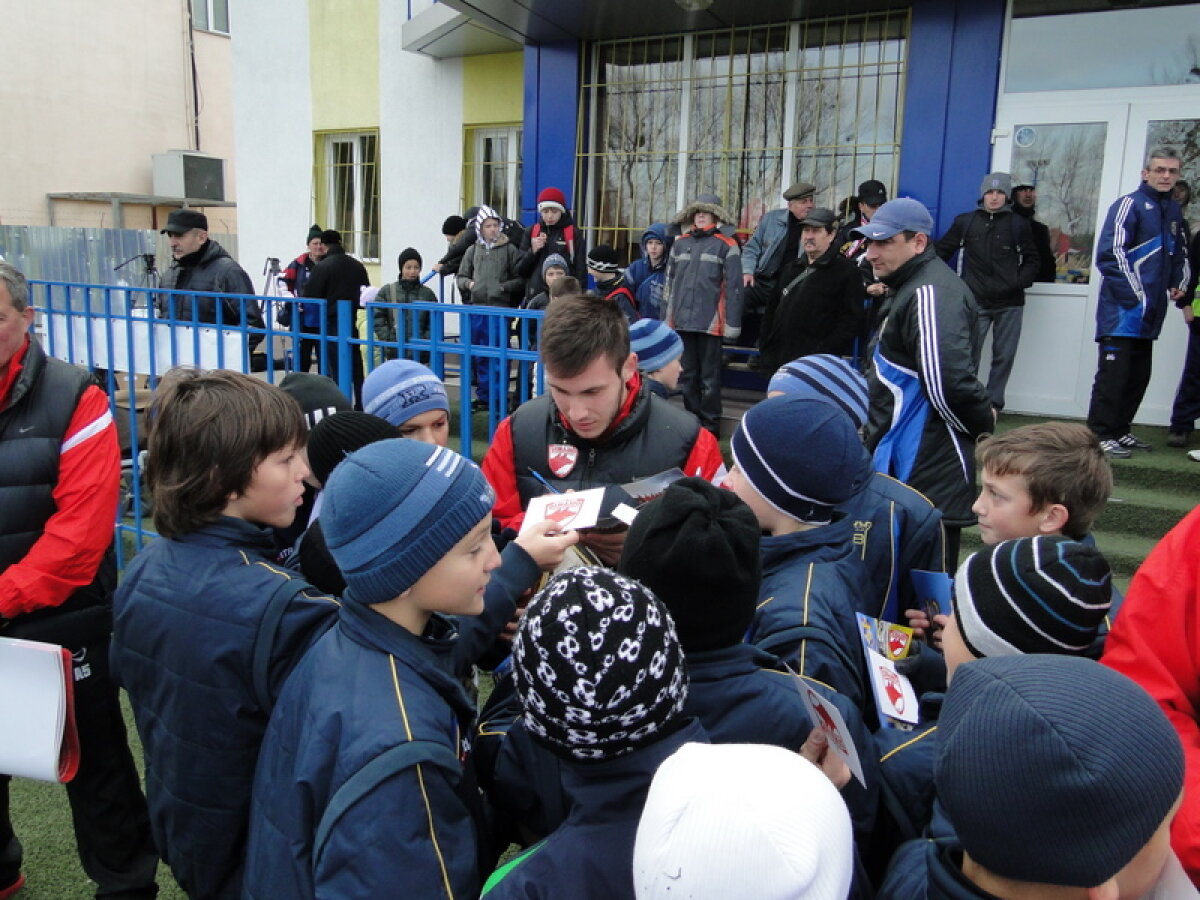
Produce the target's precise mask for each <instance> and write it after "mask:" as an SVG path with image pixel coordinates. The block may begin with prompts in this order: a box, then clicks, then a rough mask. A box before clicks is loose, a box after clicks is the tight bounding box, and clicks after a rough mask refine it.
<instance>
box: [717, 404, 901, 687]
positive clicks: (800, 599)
mask: <svg viewBox="0 0 1200 900" xmlns="http://www.w3.org/2000/svg"><path fill="white" fill-rule="evenodd" d="M730 448H731V450H732V451H733V461H734V468H733V469H732V470H731V471H730V473H729V479H728V481H727V482H726V485H727V486H728V487H729V488H731V489H732V490H733V492H734V493H736V494H737V495H738V496H739V497H741V498H742V499H743V500H744V501H745V502H746V504H747V505H748V506H749V507H750V509H752V510H753V511H754V515H755V516H756V518H757V519H758V524H759V526H760V527H761V528H762V529H763V530H764V531H766V532H769V534H768V536H766V537H764V538H763V541H762V556H763V583H762V590H761V591H760V593H759V605H758V608H757V610H756V611H755V614H754V622H753V624H752V625H751V626H750V634H749V638H748V639H749V640H750V642H751V643H753V644H756V645H758V646H759V647H761V648H762V649H764V650H766V651H768V652H770V653H774V654H775V655H777V656H779V657H780V658H781V659H784V660H786V661H787V662H789V663H791V664H794V665H796V666H798V667H799V670H800V674H801V675H807V676H810V677H812V678H815V679H817V680H818V681H823V682H825V683H826V684H828V685H830V686H832V687H833V688H835V689H837V690H838V691H839V692H841V693H843V694H845V695H846V696H847V697H849V698H850V699H851V700H852V701H853V702H854V703H856V704H858V705H860V706H863V705H864V704H865V703H866V702H868V698H867V696H866V692H865V691H864V686H865V681H864V678H865V674H866V671H865V667H864V665H863V657H862V648H861V645H860V642H859V637H858V627H857V625H856V623H855V619H854V614H855V613H856V612H867V613H869V614H871V613H874V612H877V610H876V609H874V607H873V605H871V604H870V603H869V602H868V598H869V597H870V586H869V583H868V580H867V571H866V567H865V566H864V565H863V563H862V560H861V559H860V558H859V555H858V550H857V548H856V547H855V546H854V541H853V531H852V523H851V521H850V519H849V518H848V517H846V516H845V515H842V514H840V513H837V514H835V512H834V508H835V507H836V506H837V505H838V504H839V503H843V502H845V501H846V500H847V499H848V498H849V497H850V496H852V495H853V494H854V493H855V492H856V491H858V490H859V489H860V488H861V487H862V485H863V484H864V482H865V481H866V479H867V478H868V477H869V474H870V473H869V472H868V471H866V470H864V468H863V465H862V452H863V450H862V441H860V440H859V437H858V432H857V431H855V429H854V426H853V425H852V424H851V423H850V419H849V418H848V417H847V416H846V415H845V414H844V413H842V412H841V411H840V410H837V409H834V408H832V407H831V406H830V405H829V404H828V403H824V402H822V401H820V400H814V399H810V398H805V397H772V398H769V399H767V400H764V401H763V402H762V403H759V404H758V405H757V406H753V407H751V408H750V409H749V411H747V413H746V414H745V416H743V417H742V421H741V424H740V425H739V426H738V429H737V431H736V432H734V435H733V440H732V442H731V444H730Z"/></svg>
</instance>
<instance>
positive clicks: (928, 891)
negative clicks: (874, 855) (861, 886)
mask: <svg viewBox="0 0 1200 900" xmlns="http://www.w3.org/2000/svg"><path fill="white" fill-rule="evenodd" d="M961 866H962V846H961V845H960V844H959V843H958V841H957V840H954V839H940V840H928V839H922V840H915V841H910V842H909V843H907V844H905V845H904V846H903V847H901V848H900V849H899V850H897V851H896V855H895V857H894V858H893V859H892V864H891V866H889V867H888V873H887V877H886V878H885V879H884V881H883V884H882V886H881V887H880V889H879V896H880V897H886V898H887V900H976V898H978V900H989V898H990V900H995V898H993V897H992V895H991V894H987V893H984V892H983V891H981V890H980V889H979V888H977V887H975V885H973V884H972V883H971V882H970V881H968V880H967V879H966V877H965V876H964V875H963V873H962V869H961Z"/></svg>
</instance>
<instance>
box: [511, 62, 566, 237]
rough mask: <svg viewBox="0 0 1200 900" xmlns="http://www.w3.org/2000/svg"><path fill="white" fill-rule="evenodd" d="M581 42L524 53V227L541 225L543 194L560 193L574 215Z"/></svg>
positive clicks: (522, 180)
mask: <svg viewBox="0 0 1200 900" xmlns="http://www.w3.org/2000/svg"><path fill="white" fill-rule="evenodd" d="M579 54H580V45H579V43H578V42H577V41H570V42H567V43H562V44H542V45H541V46H536V47H534V46H527V47H526V48H525V124H524V133H523V136H522V141H521V144H522V148H521V163H522V167H523V168H522V170H521V221H522V222H523V223H524V224H526V225H530V224H532V223H533V222H534V221H536V219H537V195H538V191H540V190H541V189H542V188H545V187H551V186H553V187H556V188H558V189H559V190H561V191H562V192H563V193H564V194H565V195H566V197H567V204H568V206H569V207H570V208H571V209H572V210H573V211H574V210H575V209H576V208H577V206H578V203H579V201H578V198H576V197H573V196H571V194H572V191H573V189H574V186H575V151H576V148H575V137H576V134H577V133H578V121H579Z"/></svg>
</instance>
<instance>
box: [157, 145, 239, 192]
mask: <svg viewBox="0 0 1200 900" xmlns="http://www.w3.org/2000/svg"><path fill="white" fill-rule="evenodd" d="M151 159H152V160H153V161H154V193H155V194H157V195H159V196H160V197H189V198H194V199H197V200H224V199H225V160H223V159H221V157H219V156H209V155H208V154H207V153H197V152H195V151H194V150H168V151H167V152H166V153H155V154H153V155H152V156H151Z"/></svg>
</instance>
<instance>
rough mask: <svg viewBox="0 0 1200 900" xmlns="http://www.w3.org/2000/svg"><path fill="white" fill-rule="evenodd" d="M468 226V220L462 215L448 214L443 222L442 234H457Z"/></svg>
mask: <svg viewBox="0 0 1200 900" xmlns="http://www.w3.org/2000/svg"><path fill="white" fill-rule="evenodd" d="M466 227H467V220H466V219H464V218H463V217H462V216H446V221H445V222H443V223H442V234H448V235H451V236H453V235H456V234H458V233H459V232H461V231H462V230H463V229H464V228H466Z"/></svg>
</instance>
